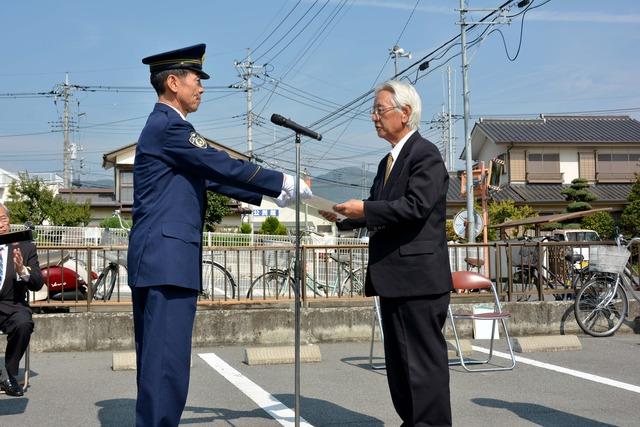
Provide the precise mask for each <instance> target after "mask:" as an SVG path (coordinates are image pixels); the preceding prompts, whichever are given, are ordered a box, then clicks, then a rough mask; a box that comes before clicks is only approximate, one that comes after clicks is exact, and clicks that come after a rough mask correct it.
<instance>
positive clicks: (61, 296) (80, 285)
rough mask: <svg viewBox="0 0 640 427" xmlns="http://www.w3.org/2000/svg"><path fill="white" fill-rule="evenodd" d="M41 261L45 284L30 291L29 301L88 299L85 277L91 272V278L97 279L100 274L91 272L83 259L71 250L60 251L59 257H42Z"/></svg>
mask: <svg viewBox="0 0 640 427" xmlns="http://www.w3.org/2000/svg"><path fill="white" fill-rule="evenodd" d="M60 255H62V257H60ZM40 261H41V262H40V272H41V273H42V278H43V279H44V286H43V287H42V289H41V290H39V291H37V292H30V294H31V295H30V298H29V301H43V300H47V299H52V300H56V301H77V300H86V299H87V297H88V292H87V291H88V289H89V288H88V285H87V281H86V280H85V277H86V278H88V277H89V274H91V280H92V281H95V280H96V279H97V278H98V275H97V274H96V273H95V272H93V271H92V272H91V273H89V271H88V269H87V266H86V264H85V263H84V262H83V261H80V260H79V259H76V258H73V257H72V255H71V253H69V252H64V253H58V257H57V258H56V257H55V256H49V257H45V258H41V259H40Z"/></svg>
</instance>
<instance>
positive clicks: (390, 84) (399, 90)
mask: <svg viewBox="0 0 640 427" xmlns="http://www.w3.org/2000/svg"><path fill="white" fill-rule="evenodd" d="M382 90H386V91H389V92H391V94H392V96H393V103H394V104H395V105H396V108H397V109H400V108H402V107H405V106H409V107H411V115H410V116H409V122H408V123H407V126H408V127H409V129H418V128H419V127H420V115H421V114H422V101H421V100H420V95H418V92H417V91H416V88H414V87H413V85H410V84H409V83H404V82H401V81H398V80H387V81H386V82H384V83H382V84H380V85H379V86H378V87H376V92H375V94H376V95H378V92H380V91H382Z"/></svg>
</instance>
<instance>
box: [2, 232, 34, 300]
mask: <svg viewBox="0 0 640 427" xmlns="http://www.w3.org/2000/svg"><path fill="white" fill-rule="evenodd" d="M17 246H18V247H19V248H20V251H21V252H22V258H23V260H24V265H25V266H26V267H27V269H28V270H29V280H27V281H24V280H18V276H17V274H16V269H15V265H14V264H13V249H14V248H15V246H14V244H11V245H9V251H8V259H7V271H6V274H5V276H4V283H3V284H2V289H1V290H0V303H2V302H10V303H16V304H21V305H27V290H29V291H39V290H40V288H42V285H43V284H44V281H43V279H42V274H41V273H40V265H39V264H38V253H37V251H36V246H35V245H34V244H33V243H32V242H18V243H17Z"/></svg>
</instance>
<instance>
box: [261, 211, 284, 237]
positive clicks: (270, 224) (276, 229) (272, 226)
mask: <svg viewBox="0 0 640 427" xmlns="http://www.w3.org/2000/svg"><path fill="white" fill-rule="evenodd" d="M260 232H261V233H262V234H274V235H285V234H287V228H286V227H285V226H284V225H282V224H280V221H279V220H278V218H276V217H275V216H268V217H267V218H265V220H264V222H263V223H262V225H261V226H260Z"/></svg>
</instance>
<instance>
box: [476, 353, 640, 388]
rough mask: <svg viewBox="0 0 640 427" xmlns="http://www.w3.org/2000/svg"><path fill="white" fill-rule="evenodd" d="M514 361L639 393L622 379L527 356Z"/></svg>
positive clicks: (506, 357) (505, 357) (500, 355)
mask: <svg viewBox="0 0 640 427" xmlns="http://www.w3.org/2000/svg"><path fill="white" fill-rule="evenodd" d="M471 348H472V349H473V350H475V351H479V352H480V353H485V354H489V349H487V348H484V347H478V346H475V345H474V346H471ZM493 355H494V356H497V357H502V358H504V359H511V356H510V355H509V354H507V353H502V352H500V351H495V350H494V351H493ZM516 361H517V362H519V363H524V364H526V365H531V366H537V367H538V368H543V369H549V370H550V371H555V372H560V373H561V374H567V375H571V376H574V377H578V378H582V379H585V380H588V381H594V382H597V383H600V384H606V385H610V386H612V387H617V388H621V389H623V390H627V391H632V392H634V393H640V386H637V385H633V384H628V383H623V382H622V381H616V380H612V379H610V378H606V377H601V376H599V375H593V374H589V373H587V372H582V371H576V370H575V369H569V368H563V367H562V366H558V365H552V364H550V363H545V362H539V361H537V360H533V359H529V358H527V357H522V356H516Z"/></svg>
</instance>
